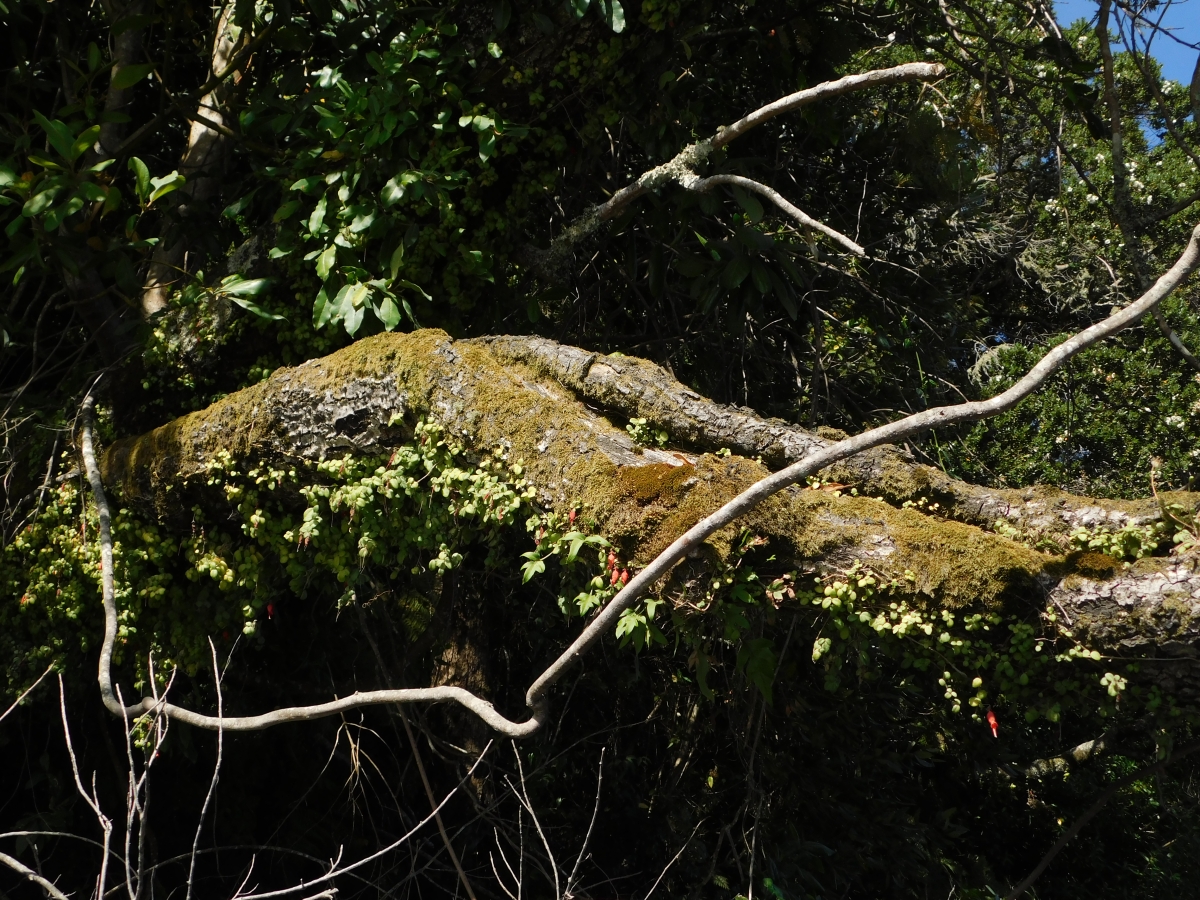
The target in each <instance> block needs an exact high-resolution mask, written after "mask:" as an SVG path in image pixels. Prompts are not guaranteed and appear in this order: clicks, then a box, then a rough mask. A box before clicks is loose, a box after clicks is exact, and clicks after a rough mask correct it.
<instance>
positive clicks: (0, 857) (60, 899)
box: [0, 853, 71, 900]
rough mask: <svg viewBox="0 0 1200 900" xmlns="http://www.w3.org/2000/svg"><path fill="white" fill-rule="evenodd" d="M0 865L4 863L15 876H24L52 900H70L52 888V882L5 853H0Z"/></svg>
mask: <svg viewBox="0 0 1200 900" xmlns="http://www.w3.org/2000/svg"><path fill="white" fill-rule="evenodd" d="M0 863H4V865H6V866H8V867H9V868H10V869H12V870H13V871H14V872H16V873H17V874H19V875H24V876H25V877H26V878H28V879H29V880H30V881H32V882H33V883H34V884H36V885H37V886H38V887H40V888H41V889H42V890H43V891H45V892H46V896H48V897H53V898H54V900H71V898H70V897H68V896H67V895H66V894H64V893H63V892H62V891H60V890H59V889H58V888H56V887H55V886H54V882H53V881H48V880H47V879H45V878H43V877H42V876H41V875H39V874H38V873H37V872H35V871H33V869H31V868H29V866H27V865H25V864H24V863H22V862H21V861H20V860H17V859H13V858H12V857H11V856H9V855H8V854H7V853H0Z"/></svg>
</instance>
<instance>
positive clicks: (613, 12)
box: [600, 0, 625, 34]
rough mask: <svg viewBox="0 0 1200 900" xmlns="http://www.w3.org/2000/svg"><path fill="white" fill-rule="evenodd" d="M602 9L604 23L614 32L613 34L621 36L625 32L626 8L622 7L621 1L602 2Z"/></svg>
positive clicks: (609, 0)
mask: <svg viewBox="0 0 1200 900" xmlns="http://www.w3.org/2000/svg"><path fill="white" fill-rule="evenodd" d="M600 7H601V14H602V15H603V16H604V21H605V22H606V23H608V27H609V28H611V29H612V30H613V34H620V33H621V32H622V31H624V30H625V7H623V6H622V5H621V0H600Z"/></svg>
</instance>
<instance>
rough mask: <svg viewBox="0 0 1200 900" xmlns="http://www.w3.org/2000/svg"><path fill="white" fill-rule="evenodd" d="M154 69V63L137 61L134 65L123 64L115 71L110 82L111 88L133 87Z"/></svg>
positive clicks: (123, 88) (118, 89) (117, 89)
mask: <svg viewBox="0 0 1200 900" xmlns="http://www.w3.org/2000/svg"><path fill="white" fill-rule="evenodd" d="M153 71H154V63H137V64H135V65H132V66H122V67H121V68H120V69H117V70H116V71H115V72H114V73H113V77H112V80H111V81H110V82H109V88H110V89H112V90H114V91H123V90H125V89H126V88H131V87H133V86H134V85H135V84H137V83H138V82H139V81H141V80H142V79H143V78H145V77H146V76H147V75H149V74H150V73H151V72H153Z"/></svg>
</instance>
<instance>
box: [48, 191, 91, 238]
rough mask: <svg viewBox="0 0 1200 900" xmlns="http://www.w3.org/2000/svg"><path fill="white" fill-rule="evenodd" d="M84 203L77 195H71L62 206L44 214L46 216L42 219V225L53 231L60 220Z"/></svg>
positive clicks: (69, 215) (74, 211)
mask: <svg viewBox="0 0 1200 900" xmlns="http://www.w3.org/2000/svg"><path fill="white" fill-rule="evenodd" d="M84 203H85V201H84V199H83V198H82V197H80V196H79V195H75V196H73V197H71V198H70V199H68V200H67V202H66V203H64V204H63V205H62V206H59V207H57V208H55V209H53V210H52V211H50V212H49V213H47V214H46V218H45V219H43V220H42V227H43V228H45V229H46V230H47V231H54V230H55V229H56V228H58V226H59V224H60V223H61V222H63V221H65V220H66V219H68V218H70V217H71V216H73V215H75V213H77V212H79V211H80V210H81V209H83V206H84Z"/></svg>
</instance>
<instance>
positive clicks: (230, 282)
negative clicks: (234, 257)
mask: <svg viewBox="0 0 1200 900" xmlns="http://www.w3.org/2000/svg"><path fill="white" fill-rule="evenodd" d="M270 286H271V279H270V278H248V279H247V278H243V277H242V276H241V275H228V276H226V277H225V278H224V279H222V280H221V287H220V291H221V293H223V294H233V295H234V296H237V297H255V296H257V295H258V294H261V293H262V292H263V291H265V290H266V289H267V288H269V287H270Z"/></svg>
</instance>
